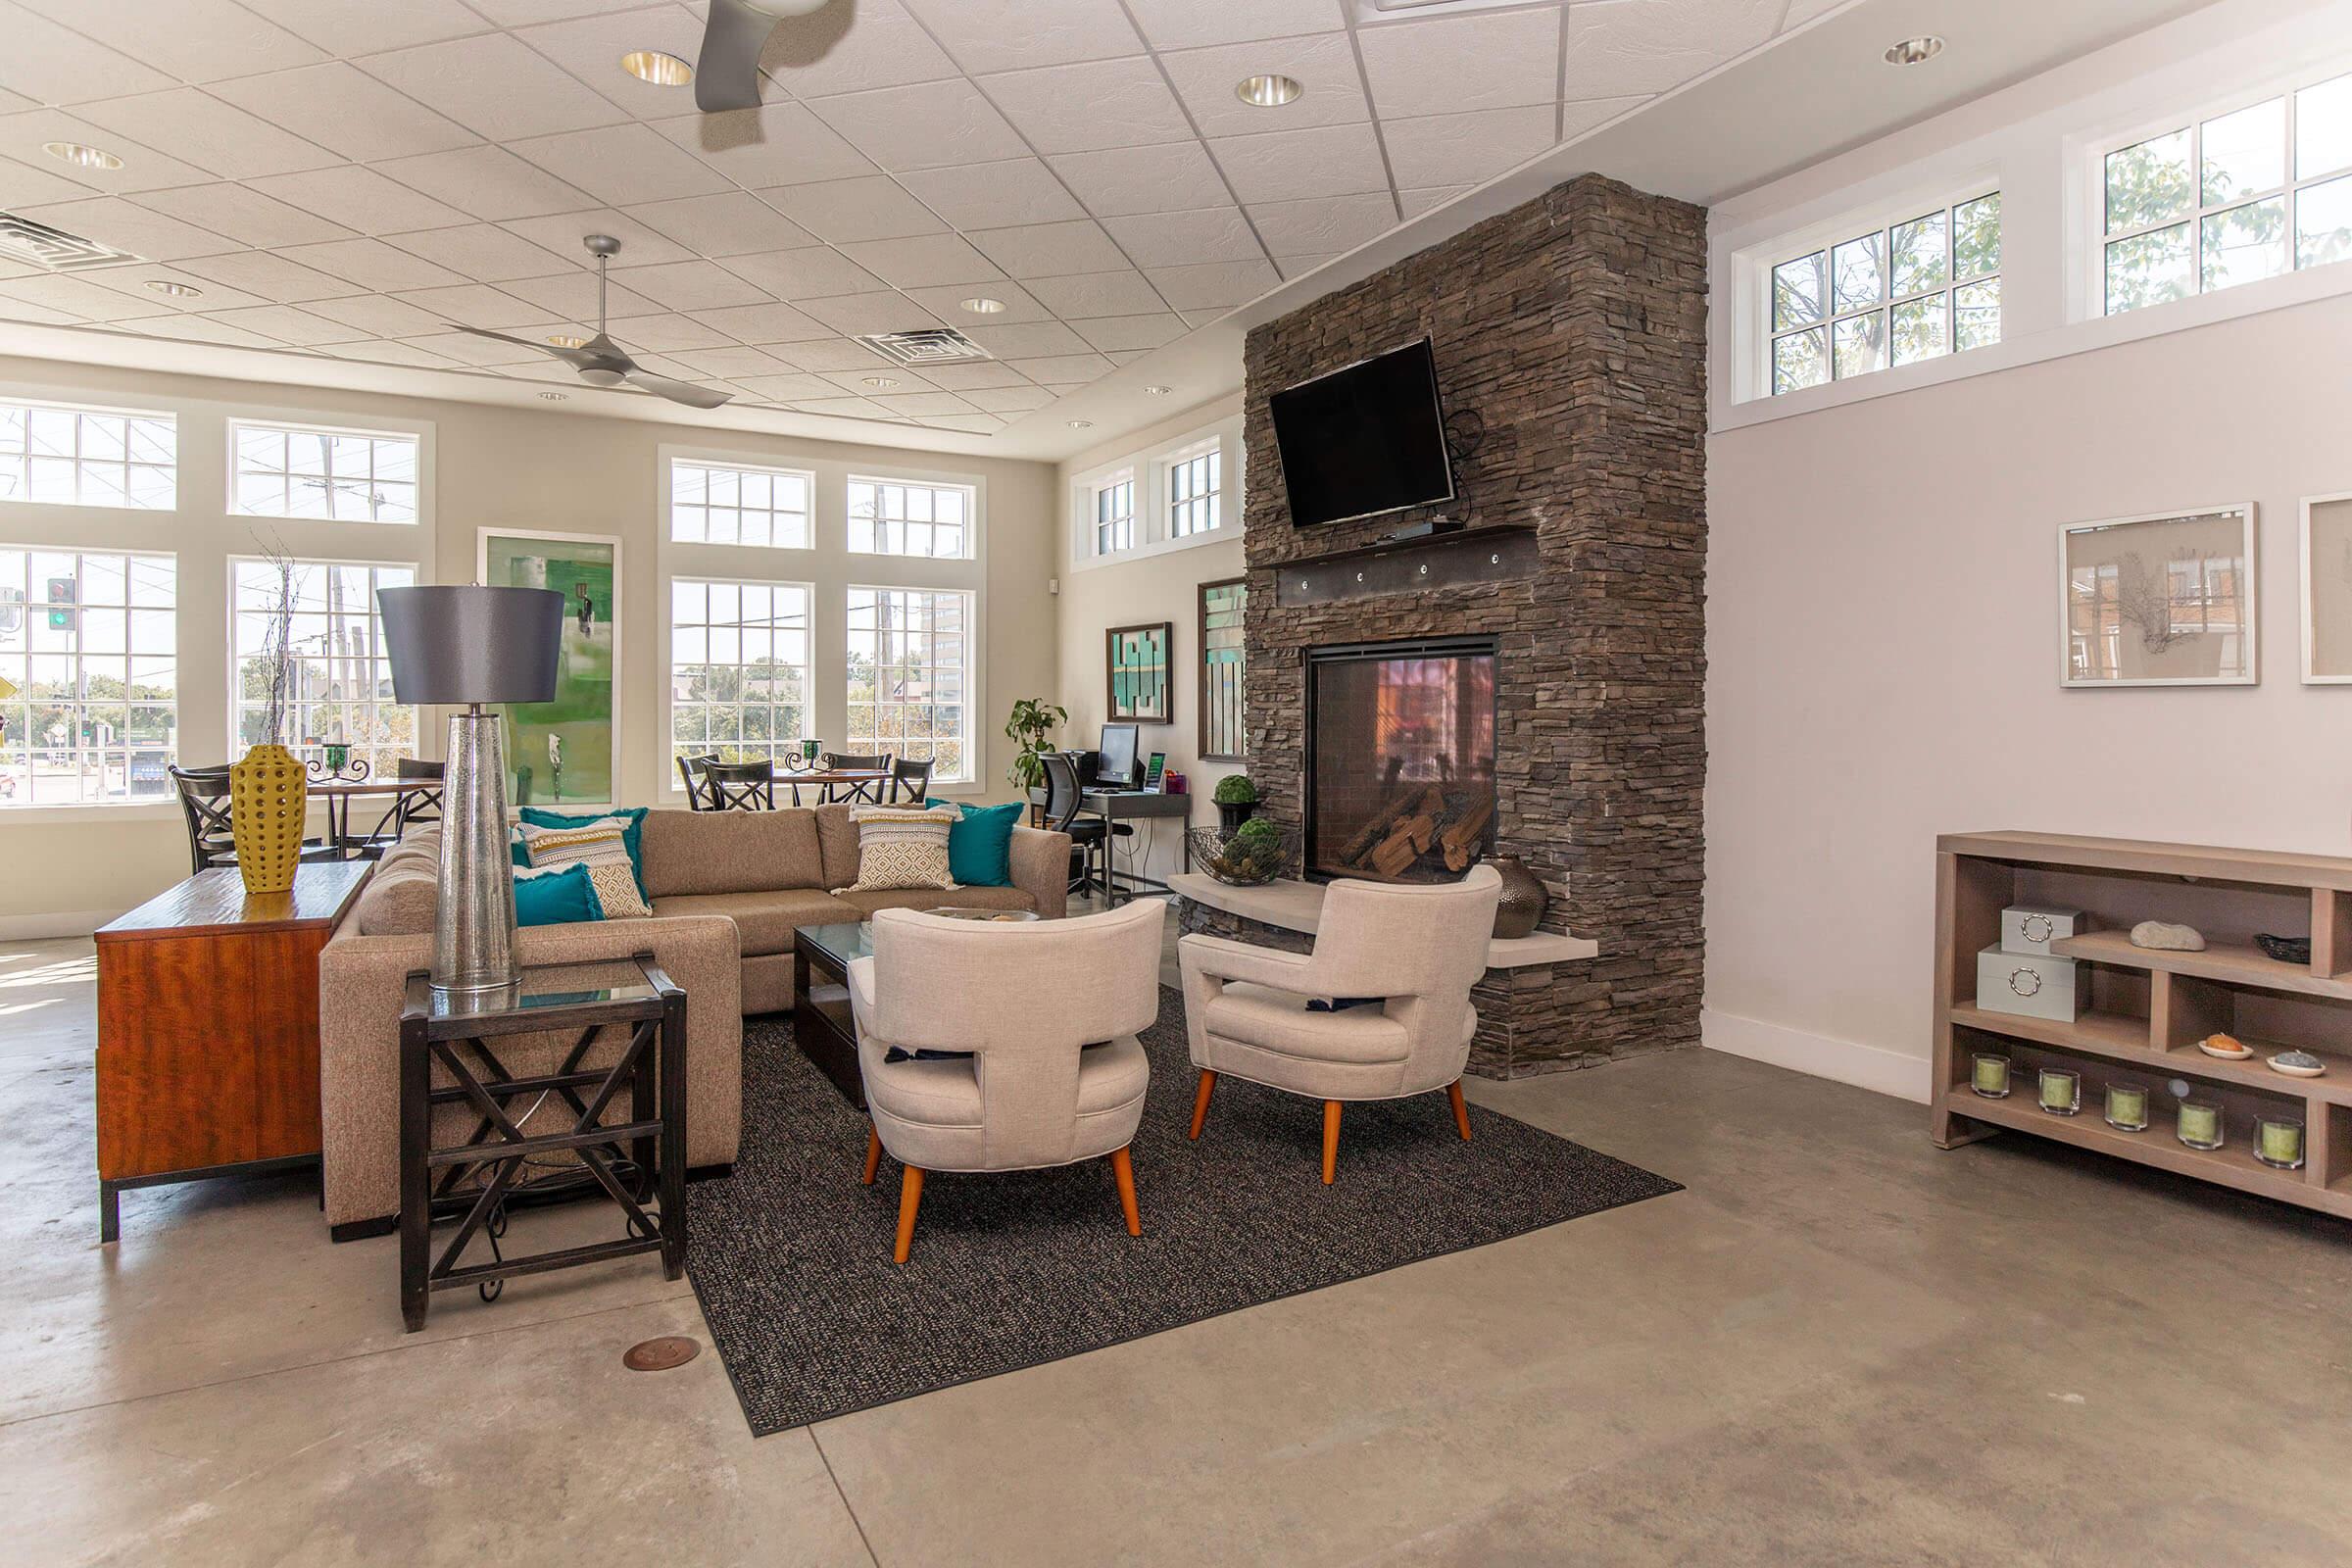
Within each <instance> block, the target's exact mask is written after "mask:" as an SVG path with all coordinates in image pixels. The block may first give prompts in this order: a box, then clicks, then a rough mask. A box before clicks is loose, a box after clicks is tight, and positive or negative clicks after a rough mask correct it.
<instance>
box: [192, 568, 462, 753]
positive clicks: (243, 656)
mask: <svg viewBox="0 0 2352 1568" xmlns="http://www.w3.org/2000/svg"><path fill="white" fill-rule="evenodd" d="M292 567H293V573H292V580H291V584H290V586H291V590H292V593H291V598H290V600H289V603H290V604H291V606H292V609H293V614H292V616H291V617H290V620H289V623H288V627H287V645H288V647H289V648H290V649H291V650H292V652H293V658H292V661H291V662H290V664H289V666H288V672H287V673H288V679H287V685H286V693H285V732H284V733H283V734H282V735H281V736H279V737H277V739H278V741H279V742H280V744H282V745H284V746H287V747H290V748H292V749H293V750H294V751H295V752H296V753H298V754H299V755H302V756H304V757H314V756H317V755H318V753H319V749H320V748H321V747H324V746H329V745H341V746H348V747H350V748H351V749H352V755H353V756H354V757H355V758H357V759H358V760H361V761H364V762H366V763H367V764H368V769H369V770H370V771H371V772H374V773H378V774H386V773H391V772H393V771H394V770H395V768H396V766H397V764H398V762H399V760H400V759H402V758H404V757H414V756H416V755H417V711H416V710H415V709H414V708H410V707H406V706H404V705H402V704H400V703H397V702H395V701H393V698H392V664H391V661H390V658H389V656H388V655H387V654H386V653H385V651H384V623H383V617H382V616H381V615H380V614H379V613H377V610H376V604H375V591H376V590H377V589H378V588H407V587H411V586H413V585H414V584H415V583H416V581H417V568H416V567H414V566H374V565H364V564H353V563H350V562H341V561H297V562H294V563H292ZM231 571H232V577H231V581H232V582H233V584H234V591H233V594H232V596H231V597H232V603H231V607H230V608H231V609H232V611H233V612H234V613H235V620H236V630H235V633H234V635H235V638H236V646H235V656H236V658H235V663H234V665H233V666H232V674H231V676H230V679H231V680H232V682H233V683H234V685H235V699H234V703H233V705H232V711H231V713H230V720H231V723H232V725H233V727H234V735H233V738H232V739H231V742H230V746H231V755H232V756H242V755H244V753H245V750H246V749H247V748H248V747H251V746H255V745H258V744H260V743H262V742H264V741H267V740H269V739H270V738H271V737H270V734H269V733H268V732H269V725H270V718H269V713H270V664H269V661H268V659H267V658H266V657H265V650H266V649H267V647H268V643H269V635H270V615H271V613H272V611H273V610H274V609H275V608H276V605H277V600H278V593H279V587H280V584H279V579H278V571H277V567H276V565H275V564H272V563H270V562H268V561H257V560H251V559H242V558H241V559H239V560H237V561H236V562H235V563H234V564H233V565H232V567H231Z"/></svg>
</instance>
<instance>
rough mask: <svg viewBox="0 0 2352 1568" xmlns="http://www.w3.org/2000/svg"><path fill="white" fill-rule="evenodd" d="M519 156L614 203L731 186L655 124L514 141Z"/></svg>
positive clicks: (619, 204)
mask: <svg viewBox="0 0 2352 1568" xmlns="http://www.w3.org/2000/svg"><path fill="white" fill-rule="evenodd" d="M512 150H513V151H514V152H515V154H516V155H517V156H519V157H521V158H523V159H525V160H527V161H528V162H530V163H533V164H536V165H538V166H539V167H540V168H541V169H544V170H546V171H547V172H549V173H551V174H553V175H555V176H556V177H557V178H558V179H561V180H564V181H565V182H566V183H568V184H571V185H576V186H577V187H579V188H580V189H581V190H584V191H586V192H587V193H588V194H589V195H591V196H594V197H595V198H597V200H599V201H601V202H604V203H606V204H608V205H610V206H614V207H625V206H627V205H629V204H630V203H632V202H658V201H666V200H668V199H670V198H672V197H678V196H707V195H710V194H711V192H713V191H722V190H725V189H726V188H727V182H726V181H725V180H724V179H722V178H720V177H719V175H718V173H717V172H716V171H714V170H712V169H711V167H710V166H709V165H707V164H705V163H703V162H702V161H701V160H699V159H697V158H695V157H693V156H692V155H691V154H689V153H688V152H686V151H685V149H683V148H681V147H679V146H678V145H677V144H676V143H674V142H671V141H669V140H668V139H667V138H665V137H663V136H662V135H660V134H658V133H656V132H655V130H654V129H653V128H652V127H651V126H649V125H637V124H629V125H607V126H603V127H601V128H599V129H596V130H581V131H571V132H568V133H566V134H564V135H562V136H548V137H543V138H540V139H538V140H533V141H520V142H515V143H514V144H513V148H512Z"/></svg>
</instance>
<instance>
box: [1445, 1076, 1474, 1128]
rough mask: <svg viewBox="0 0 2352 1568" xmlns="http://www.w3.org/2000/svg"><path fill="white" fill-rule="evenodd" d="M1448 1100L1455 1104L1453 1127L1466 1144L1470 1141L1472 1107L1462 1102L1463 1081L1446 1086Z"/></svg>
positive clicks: (1457, 1079)
mask: <svg viewBox="0 0 2352 1568" xmlns="http://www.w3.org/2000/svg"><path fill="white" fill-rule="evenodd" d="M1446 1099H1447V1100H1450V1101H1452V1102H1453V1125H1454V1128H1455V1129H1456V1130H1457V1131H1458V1132H1460V1133H1461V1135H1462V1142H1463V1143H1465V1144H1466V1143H1468V1142H1469V1141H1470V1107H1469V1106H1468V1105H1467V1104H1465V1103H1463V1101H1462V1081H1461V1080H1460V1079H1459V1078H1456V1079H1455V1080H1454V1081H1453V1082H1451V1083H1449V1084H1447V1085H1446Z"/></svg>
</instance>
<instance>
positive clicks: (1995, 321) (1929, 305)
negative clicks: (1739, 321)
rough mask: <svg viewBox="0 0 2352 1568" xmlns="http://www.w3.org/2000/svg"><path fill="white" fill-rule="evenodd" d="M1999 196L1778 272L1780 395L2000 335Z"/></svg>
mask: <svg viewBox="0 0 2352 1568" xmlns="http://www.w3.org/2000/svg"><path fill="white" fill-rule="evenodd" d="M2000 270H2001V193H2000V192H1999V191H1992V192H1990V193H1988V194H1986V195H1984V196H1979V197H1977V198H1975V199H1973V200H1970V201H1965V202H1957V203H1954V204H1953V205H1952V206H1950V207H1944V208H1939V209H1937V210H1936V211H1934V212H1930V213H1923V214H1921V215H1919V216H1918V217H1915V218H1907V219H1904V220H1902V221H1897V222H1892V223H1889V224H1887V226H1886V227H1884V228H1877V229H1872V230H1870V231H1869V232H1867V233H1863V234H1857V235H1855V236H1853V237H1852V238H1850V239H1845V240H1840V241H1838V242H1837V243H1836V244H1832V245H1827V246H1824V247H1823V248H1821V249H1820V250H1816V251H1811V252H1808V253H1807V254H1805V255H1802V256H1797V257H1792V258H1790V259H1789V260H1788V261H1785V262H1782V263H1780V264H1779V265H1778V266H1776V267H1774V268H1773V270H1772V301H1771V311H1772V390H1773V393H1774V395H1775V396H1778V395H1779V394H1781V393H1783V392H1794V391H1797V390H1800V389H1801V388H1804V387H1809V386H1820V385H1822V384H1823V383H1824V382H1827V381H1832V380H1838V381H1842V380H1845V379H1847V378H1849V377H1851V376H1857V375H1867V374H1869V373H1870V372H1871V371H1873V370H1884V369H1886V368H1888V367H1889V366H1896V365H1911V364H1915V363H1917V362H1918V361H1921V360H1929V359H1934V358H1936V356H1938V355H1943V354H1952V353H1962V352H1965V351H1967V350H1969V349H1974V348H1982V347H1984V346H1985V344H1987V343H1997V342H1999V341H2000V339H2001V279H2000V275H1999V274H2000Z"/></svg>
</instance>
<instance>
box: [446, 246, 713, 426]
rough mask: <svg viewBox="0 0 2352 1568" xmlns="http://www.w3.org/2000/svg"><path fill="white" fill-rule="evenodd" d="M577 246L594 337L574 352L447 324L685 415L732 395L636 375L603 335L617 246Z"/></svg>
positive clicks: (644, 373)
mask: <svg viewBox="0 0 2352 1568" xmlns="http://www.w3.org/2000/svg"><path fill="white" fill-rule="evenodd" d="M580 243H581V244H583V245H585V246H587V247H588V253H589V254H590V255H591V256H594V257H595V258H596V336H594V337H592V338H590V339H589V340H588V341H587V342H585V343H582V344H581V345H580V346H579V347H578V348H565V347H564V346H563V345H561V344H556V343H534V342H532V341H531V340H530V339H529V338H527V337H512V336H509V335H508V334H507V333H505V332H491V331H487V330H485V329H483V328H481V327H478V326H461V325H459V324H458V323H457V322H455V321H452V322H450V323H449V325H450V326H451V327H452V328H453V329H454V330H456V331H460V332H470V333H472V334H473V335H474V336H475V337H487V338H496V339H497V340H498V341H499V342H501V343H519V344H521V345H522V346H523V347H524V348H526V349H537V350H538V351H539V352H540V353H542V354H545V355H547V356H549V357H550V358H553V359H559V360H562V361H563V362H564V364H565V365H568V366H570V367H571V368H573V369H575V370H577V371H579V373H580V379H581V380H583V381H585V382H587V383H588V384H589V385H590V386H618V385H620V384H621V383H622V382H623V381H626V382H627V383H628V384H629V385H631V386H633V387H638V388H641V389H642V390H644V391H647V392H651V393H653V394H654V396H656V397H660V398H667V399H669V401H670V402H672V403H683V404H685V405H686V406H687V407H688V408H690V409H715V408H717V407H718V406H719V405H720V404H722V403H724V402H726V401H727V399H728V398H730V397H732V396H733V395H734V394H732V393H728V392H713V391H711V389H710V388H709V387H703V386H696V385H695V384H694V383H693V382H691V381H672V380H671V379H669V377H667V376H664V375H654V374H651V373H649V372H648V371H646V370H644V369H641V368H639V367H638V364H637V362H636V361H635V360H632V359H630V358H629V356H628V351H627V350H625V349H623V348H622V347H621V346H620V345H619V344H617V343H615V342H613V339H612V338H610V337H608V336H607V335H606V334H605V320H606V314H605V282H606V279H605V269H606V268H607V267H608V266H609V265H611V263H612V261H613V257H615V256H618V255H619V254H620V241H618V240H616V239H614V238H613V236H612V235H610V234H589V235H587V236H585V237H583V238H582V239H581V241H580Z"/></svg>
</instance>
